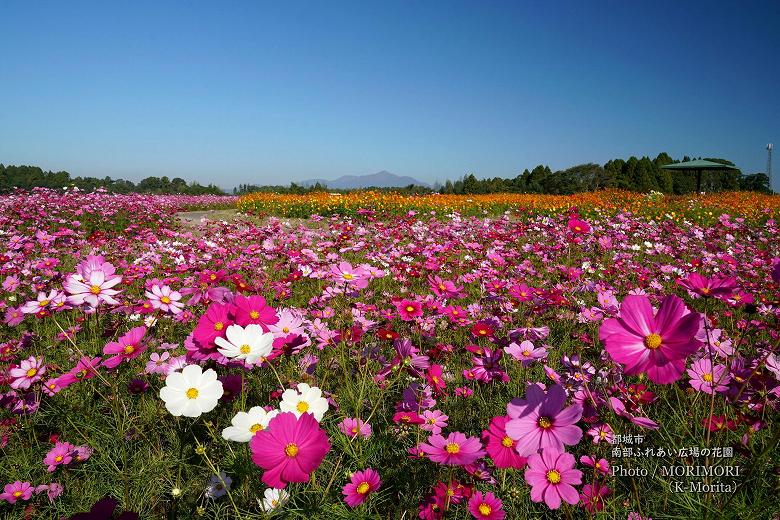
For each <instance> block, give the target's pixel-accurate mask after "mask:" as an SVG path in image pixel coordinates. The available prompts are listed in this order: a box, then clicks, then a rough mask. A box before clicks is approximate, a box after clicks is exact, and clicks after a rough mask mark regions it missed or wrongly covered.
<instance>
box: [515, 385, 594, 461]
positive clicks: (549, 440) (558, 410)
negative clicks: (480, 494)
mask: <svg viewBox="0 0 780 520" xmlns="http://www.w3.org/2000/svg"><path fill="white" fill-rule="evenodd" d="M525 395H526V398H525V399H524V400H523V399H513V400H512V401H511V402H510V403H509V404H508V405H507V407H506V408H507V413H508V414H509V417H510V420H509V421H508V422H507V423H506V433H507V435H508V436H509V437H510V438H512V439H514V440H515V441H517V447H516V449H517V453H518V454H520V455H522V456H528V455H531V454H534V453H536V452H537V451H538V450H539V449H543V448H554V449H556V450H558V451H563V449H564V445H574V444H577V443H578V442H580V439H581V438H582V430H581V429H580V428H579V427H578V426H577V425H576V424H575V423H576V422H577V421H579V420H580V417H582V406H580V405H579V404H573V405H571V406H568V407H566V408H564V407H563V406H564V404H565V403H566V391H565V390H564V389H563V387H562V386H561V385H557V384H556V385H553V386H551V387H550V389H549V390H548V391H547V393H546V394H545V392H544V390H542V389H541V388H540V387H539V386H538V385H531V386H529V387H528V389H527V390H526V394H525Z"/></svg>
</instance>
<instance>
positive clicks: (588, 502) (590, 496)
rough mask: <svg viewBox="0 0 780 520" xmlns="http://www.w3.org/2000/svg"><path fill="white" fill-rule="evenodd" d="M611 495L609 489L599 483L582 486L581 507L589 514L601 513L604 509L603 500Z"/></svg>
mask: <svg viewBox="0 0 780 520" xmlns="http://www.w3.org/2000/svg"><path fill="white" fill-rule="evenodd" d="M611 493H612V490H611V489H609V488H608V487H607V486H604V485H603V484H600V483H599V482H594V483H593V484H585V485H584V486H582V492H581V493H580V501H581V502H582V507H584V508H585V509H586V510H587V511H588V513H591V514H593V513H596V512H598V511H601V510H602V509H604V498H605V497H608V496H609V495H610V494H611Z"/></svg>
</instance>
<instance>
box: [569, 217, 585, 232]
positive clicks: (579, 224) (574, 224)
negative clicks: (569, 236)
mask: <svg viewBox="0 0 780 520" xmlns="http://www.w3.org/2000/svg"><path fill="white" fill-rule="evenodd" d="M569 231H571V232H572V233H574V234H576V235H584V234H585V233H590V224H588V223H587V222H585V221H584V220H582V219H579V218H570V219H569Z"/></svg>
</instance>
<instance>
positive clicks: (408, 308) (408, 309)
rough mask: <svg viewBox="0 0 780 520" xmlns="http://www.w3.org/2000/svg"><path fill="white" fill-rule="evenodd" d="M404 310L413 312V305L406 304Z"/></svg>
mask: <svg viewBox="0 0 780 520" xmlns="http://www.w3.org/2000/svg"><path fill="white" fill-rule="evenodd" d="M406 312H414V307H412V306H411V305H407V306H406Z"/></svg>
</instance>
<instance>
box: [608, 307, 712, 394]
mask: <svg viewBox="0 0 780 520" xmlns="http://www.w3.org/2000/svg"><path fill="white" fill-rule="evenodd" d="M700 319H701V316H700V315H699V314H698V313H696V312H690V311H689V310H688V308H687V307H686V306H685V303H683V301H682V300H681V299H680V298H678V297H677V296H674V295H669V296H667V297H666V298H664V300H663V301H662V302H661V305H660V307H659V308H658V312H657V313H656V314H653V308H652V307H651V305H650V300H649V299H648V298H647V297H646V296H638V295H632V296H626V298H625V299H624V300H623V303H622V305H621V306H620V316H619V317H618V318H610V319H608V320H606V321H604V323H603V324H602V325H601V328H600V329H599V339H601V341H603V342H604V344H605V345H606V350H607V353H608V354H609V356H610V357H611V358H612V359H613V360H614V361H616V362H618V363H622V364H623V365H625V373H626V374H627V375H635V374H639V373H641V372H647V376H648V378H649V379H650V381H652V382H654V383H658V384H668V383H673V382H674V381H677V380H678V379H680V376H681V375H682V373H683V370H685V359H686V358H687V357H688V356H690V355H691V354H693V353H694V352H696V351H697V350H698V349H699V347H701V342H700V341H699V340H697V339H696V338H695V336H696V333H697V332H698V330H699V323H700Z"/></svg>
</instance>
